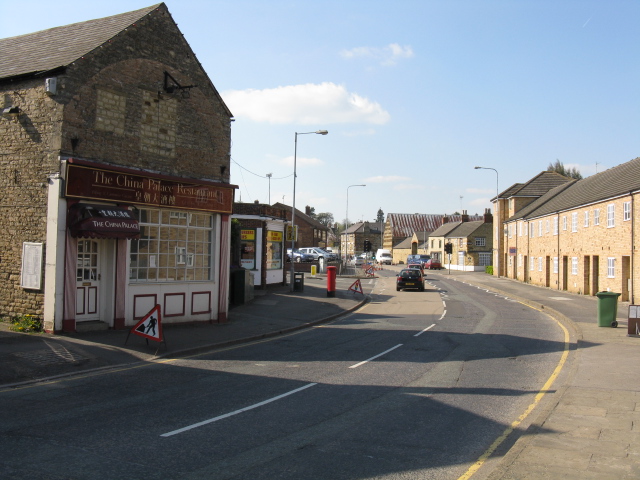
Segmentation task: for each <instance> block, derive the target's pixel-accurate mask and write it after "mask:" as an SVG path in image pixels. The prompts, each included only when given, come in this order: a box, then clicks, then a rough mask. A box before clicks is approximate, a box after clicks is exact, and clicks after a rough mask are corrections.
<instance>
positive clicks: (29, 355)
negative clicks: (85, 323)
mask: <svg viewBox="0 0 640 480" xmlns="http://www.w3.org/2000/svg"><path fill="white" fill-rule="evenodd" d="M45 343H46V342H45ZM46 345H47V347H49V349H42V350H34V351H32V352H19V353H14V356H16V357H19V358H22V359H24V360H29V361H30V362H33V363H35V364H36V365H39V366H46V365H55V364H66V363H76V362H79V361H81V360H83V359H84V357H83V356H81V355H76V354H74V353H72V352H70V351H69V350H67V349H66V348H64V347H61V346H58V345H55V346H52V345H49V344H48V343H47V344H46Z"/></svg>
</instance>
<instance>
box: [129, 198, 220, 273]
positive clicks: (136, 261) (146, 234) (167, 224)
mask: <svg viewBox="0 0 640 480" xmlns="http://www.w3.org/2000/svg"><path fill="white" fill-rule="evenodd" d="M212 238H213V216H212V215H211V214H208V213H191V212H179V211H165V210H152V209H140V238H139V239H136V240H131V252H130V257H129V260H130V261H129V281H130V282H132V283H148V282H186V281H193V282H197V281H210V280H211V267H212V264H213V256H212V253H211V247H212Z"/></svg>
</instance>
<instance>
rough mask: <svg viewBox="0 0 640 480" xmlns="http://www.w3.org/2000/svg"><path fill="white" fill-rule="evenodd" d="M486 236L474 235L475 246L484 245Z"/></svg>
mask: <svg viewBox="0 0 640 480" xmlns="http://www.w3.org/2000/svg"><path fill="white" fill-rule="evenodd" d="M486 243H487V242H486V238H484V237H476V247H484V246H485V245H486Z"/></svg>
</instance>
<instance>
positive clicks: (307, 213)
mask: <svg viewBox="0 0 640 480" xmlns="http://www.w3.org/2000/svg"><path fill="white" fill-rule="evenodd" d="M304 214H305V215H306V216H308V217H310V216H311V207H310V206H309V205H307V206H306V207H304Z"/></svg>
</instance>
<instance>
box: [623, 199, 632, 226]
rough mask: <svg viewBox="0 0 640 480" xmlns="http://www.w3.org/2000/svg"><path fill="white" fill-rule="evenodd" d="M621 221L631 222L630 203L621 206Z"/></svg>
mask: <svg viewBox="0 0 640 480" xmlns="http://www.w3.org/2000/svg"><path fill="white" fill-rule="evenodd" d="M622 220H623V221H625V222H628V221H629V220H631V202H624V203H623V204H622Z"/></svg>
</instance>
